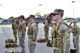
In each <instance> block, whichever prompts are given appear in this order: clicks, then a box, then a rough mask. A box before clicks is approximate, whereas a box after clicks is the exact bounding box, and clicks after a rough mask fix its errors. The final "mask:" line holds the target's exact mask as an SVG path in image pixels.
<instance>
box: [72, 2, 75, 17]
mask: <svg viewBox="0 0 80 53" xmlns="http://www.w3.org/2000/svg"><path fill="white" fill-rule="evenodd" d="M74 3H75V1H72V4H73V18H74Z"/></svg>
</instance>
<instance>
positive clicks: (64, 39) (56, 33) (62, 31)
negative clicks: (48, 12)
mask: <svg viewBox="0 0 80 53" xmlns="http://www.w3.org/2000/svg"><path fill="white" fill-rule="evenodd" d="M63 14H64V10H62V9H55V10H54V12H53V17H52V19H53V20H54V21H55V22H54V21H53V25H51V26H52V33H51V34H52V37H53V38H52V39H53V46H54V53H69V49H70V40H69V38H70V33H71V30H70V28H69V27H68V25H67V24H66V23H64V22H62V17H63Z"/></svg>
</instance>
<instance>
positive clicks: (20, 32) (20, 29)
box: [18, 15, 26, 53]
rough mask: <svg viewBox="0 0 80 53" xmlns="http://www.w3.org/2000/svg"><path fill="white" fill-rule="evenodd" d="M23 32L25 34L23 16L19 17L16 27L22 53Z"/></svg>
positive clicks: (23, 48)
mask: <svg viewBox="0 0 80 53" xmlns="http://www.w3.org/2000/svg"><path fill="white" fill-rule="evenodd" d="M25 32H26V22H25V21H24V16H23V15H21V16H20V17H19V25H18V36H19V43H20V46H21V47H22V53H25V46H24V44H25Z"/></svg>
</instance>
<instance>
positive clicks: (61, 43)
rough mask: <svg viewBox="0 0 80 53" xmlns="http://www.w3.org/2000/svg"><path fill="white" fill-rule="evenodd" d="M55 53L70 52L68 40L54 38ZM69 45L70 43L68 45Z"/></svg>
mask: <svg viewBox="0 0 80 53" xmlns="http://www.w3.org/2000/svg"><path fill="white" fill-rule="evenodd" d="M53 46H54V50H53V51H54V53H69V47H67V41H66V40H64V39H61V38H57V39H53ZM68 46H69V45H68Z"/></svg>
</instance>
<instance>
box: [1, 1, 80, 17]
mask: <svg viewBox="0 0 80 53" xmlns="http://www.w3.org/2000/svg"><path fill="white" fill-rule="evenodd" d="M72 1H75V3H74V17H80V0H0V4H1V5H2V6H0V17H3V18H9V17H10V16H15V17H16V16H19V15H24V16H25V17H28V16H29V15H30V14H34V15H35V14H36V12H40V13H41V14H42V15H43V14H48V13H50V12H53V11H54V9H56V8H60V9H64V17H73V3H72ZM38 4H42V6H39V5H38Z"/></svg>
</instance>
